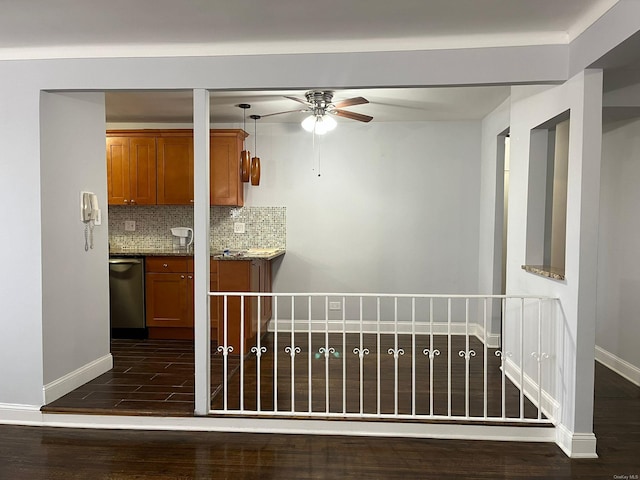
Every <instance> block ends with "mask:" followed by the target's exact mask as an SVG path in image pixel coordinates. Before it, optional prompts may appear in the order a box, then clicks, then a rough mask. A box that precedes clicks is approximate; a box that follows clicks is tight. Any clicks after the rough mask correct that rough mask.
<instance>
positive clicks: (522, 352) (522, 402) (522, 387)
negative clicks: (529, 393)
mask: <svg viewBox="0 0 640 480" xmlns="http://www.w3.org/2000/svg"><path fill="white" fill-rule="evenodd" d="M520 418H521V419H522V418H524V298H522V299H520Z"/></svg>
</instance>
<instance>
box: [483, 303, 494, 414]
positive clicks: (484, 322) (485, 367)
mask: <svg viewBox="0 0 640 480" xmlns="http://www.w3.org/2000/svg"><path fill="white" fill-rule="evenodd" d="M482 300H483V305H482V307H483V308H482V312H483V313H482V323H483V327H482V328H483V329H484V348H483V352H484V353H483V359H482V361H483V368H482V376H483V382H482V385H483V389H482V391H483V392H484V397H483V398H484V402H483V405H482V416H483V418H487V403H488V399H487V353H488V347H487V343H489V332H488V330H487V298H486V297H485V298H483V299H482ZM492 305H493V304H492Z"/></svg>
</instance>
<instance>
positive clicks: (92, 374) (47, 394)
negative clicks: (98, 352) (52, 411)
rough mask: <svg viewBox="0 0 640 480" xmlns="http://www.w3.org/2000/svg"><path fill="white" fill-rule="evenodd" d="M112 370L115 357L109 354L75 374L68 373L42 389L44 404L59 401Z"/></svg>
mask: <svg viewBox="0 0 640 480" xmlns="http://www.w3.org/2000/svg"><path fill="white" fill-rule="evenodd" d="M112 368H113V357H112V356H111V354H110V353H109V354H107V355H105V356H104V357H101V358H98V359H97V360H94V361H93V362H91V363H87V364H86V365H83V366H82V367H80V368H78V369H76V370H74V371H73V372H69V373H67V374H66V375H64V376H63V377H60V378H58V379H56V380H54V381H53V382H51V383H47V384H46V385H45V386H44V387H42V391H43V398H44V404H45V405H46V404H47V403H51V402H53V401H54V400H57V399H58V398H60V397H62V396H64V395H66V394H67V393H69V392H71V391H73V390H75V389H76V388H78V387H79V386H81V385H84V384H85V383H87V382H90V381H91V380H93V379H94V378H96V377H98V376H100V375H102V374H103V373H105V372H108V371H109V370H111V369H112Z"/></svg>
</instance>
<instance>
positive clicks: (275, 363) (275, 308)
mask: <svg viewBox="0 0 640 480" xmlns="http://www.w3.org/2000/svg"><path fill="white" fill-rule="evenodd" d="M279 298H280V297H278V296H276V297H275V298H274V299H273V316H274V317H275V318H274V328H273V411H274V412H277V411H278V355H279V354H280V348H279V347H278V299H279Z"/></svg>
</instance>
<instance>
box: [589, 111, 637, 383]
mask: <svg viewBox="0 0 640 480" xmlns="http://www.w3.org/2000/svg"><path fill="white" fill-rule="evenodd" d="M639 181H640V119H638V118H636V119H633V120H626V121H621V122H616V123H614V124H611V125H606V126H605V130H604V134H603V138H602V177H601V190H600V192H601V193H600V242H599V247H598V302H597V330H596V345H598V347H600V348H602V349H604V350H605V351H606V352H608V353H609V354H612V355H614V356H616V357H617V358H618V359H620V360H623V361H625V362H628V363H630V364H631V365H632V366H633V367H635V369H636V370H638V371H640V349H639V348H638V339H640V295H638V292H640V217H639V216H638V212H637V210H638V205H640V189H639V188H638V182H639ZM614 366H615V365H614ZM618 367H619V366H618ZM629 373H630V372H626V374H627V375H629ZM639 378H640V377H639ZM636 381H637V378H636Z"/></svg>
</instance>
